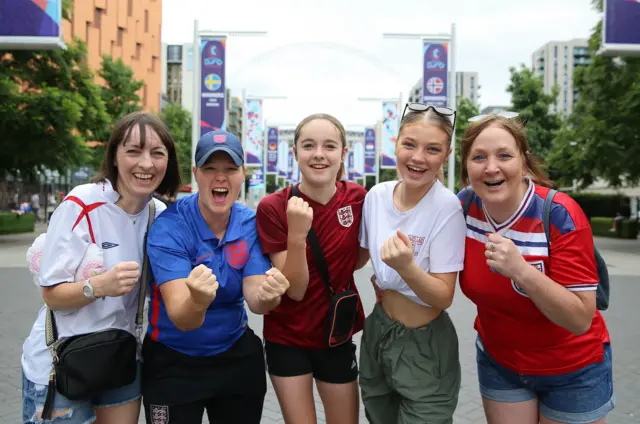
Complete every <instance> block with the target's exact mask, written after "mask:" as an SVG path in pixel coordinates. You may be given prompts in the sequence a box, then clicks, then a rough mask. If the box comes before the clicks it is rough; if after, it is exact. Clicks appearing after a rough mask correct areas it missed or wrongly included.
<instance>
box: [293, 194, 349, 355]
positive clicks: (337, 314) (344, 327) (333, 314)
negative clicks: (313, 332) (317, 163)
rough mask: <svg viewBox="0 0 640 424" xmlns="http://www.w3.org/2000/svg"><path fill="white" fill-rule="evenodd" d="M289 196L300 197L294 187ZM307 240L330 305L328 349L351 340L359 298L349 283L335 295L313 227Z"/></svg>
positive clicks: (327, 336)
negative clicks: (326, 290)
mask: <svg viewBox="0 0 640 424" xmlns="http://www.w3.org/2000/svg"><path fill="white" fill-rule="evenodd" d="M291 196H297V197H300V191H299V190H298V187H297V186H296V185H294V186H292V187H291ZM307 240H308V241H309V246H310V247H311V252H312V253H313V257H314V259H315V261H316V264H317V266H318V270H319V271H320V274H321V275H322V281H324V284H325V286H327V289H328V290H329V297H330V300H331V303H330V305H329V313H328V315H327V327H326V330H325V341H326V343H327V345H328V346H329V347H336V346H340V345H341V344H343V343H346V342H348V341H349V340H351V337H352V336H353V329H354V327H355V323H356V319H357V316H358V303H359V302H358V300H359V296H358V293H356V292H355V291H354V290H351V283H352V282H353V280H352V281H351V282H349V285H348V286H347V288H346V290H345V291H343V292H340V293H336V292H335V290H334V289H333V287H332V286H331V278H330V275H329V266H328V265H327V261H326V260H325V257H324V252H323V251H322V246H321V245H320V241H319V240H318V236H317V235H316V233H315V231H313V227H311V228H310V229H309V233H308V234H307Z"/></svg>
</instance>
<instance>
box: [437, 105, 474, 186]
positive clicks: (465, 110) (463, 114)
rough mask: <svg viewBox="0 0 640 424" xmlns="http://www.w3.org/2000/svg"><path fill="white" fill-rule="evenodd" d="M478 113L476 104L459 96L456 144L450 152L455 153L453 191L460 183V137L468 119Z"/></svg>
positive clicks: (446, 164) (446, 165)
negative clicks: (453, 150)
mask: <svg viewBox="0 0 640 424" xmlns="http://www.w3.org/2000/svg"><path fill="white" fill-rule="evenodd" d="M479 114H480V110H479V109H478V105H476V104H475V103H473V102H472V101H471V100H469V99H467V98H464V97H460V98H459V99H458V106H457V107H456V128H455V132H456V146H455V149H456V151H455V152H452V153H451V154H452V155H455V156H454V158H455V169H454V171H456V176H455V183H454V185H455V187H456V189H455V191H456V192H457V191H458V186H459V185H460V181H459V180H460V167H461V163H462V162H461V161H460V152H461V149H462V137H463V136H464V133H465V131H466V130H467V128H469V125H471V122H469V119H471V118H473V117H474V116H478V115H479ZM448 163H449V162H448V161H447V163H445V165H444V177H445V181H446V178H447V175H449V174H448V173H447V172H448V167H449V166H448Z"/></svg>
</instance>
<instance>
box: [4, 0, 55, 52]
mask: <svg viewBox="0 0 640 424" xmlns="http://www.w3.org/2000/svg"><path fill="white" fill-rule="evenodd" d="M61 23H62V0H5V1H0V50H9V49H18V50H27V49H29V50H32V49H33V50H35V49H47V48H57V47H63V46H64V43H63V41H62V26H61Z"/></svg>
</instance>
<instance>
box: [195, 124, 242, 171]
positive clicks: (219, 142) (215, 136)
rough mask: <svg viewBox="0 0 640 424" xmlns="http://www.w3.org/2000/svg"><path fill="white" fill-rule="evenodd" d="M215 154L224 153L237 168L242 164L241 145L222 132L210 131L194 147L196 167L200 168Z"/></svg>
mask: <svg viewBox="0 0 640 424" xmlns="http://www.w3.org/2000/svg"><path fill="white" fill-rule="evenodd" d="M215 152H225V153H227V154H228V155H229V156H231V160H232V161H233V163H235V164H236V165H238V166H242V164H244V150H243V149H242V143H241V142H240V140H239V139H238V137H236V136H235V135H233V134H231V133H230V132H227V131H223V130H216V131H211V132H208V133H206V134H204V135H203V136H202V137H200V140H199V141H198V145H197V146H196V157H195V159H196V166H197V167H198V168H200V167H201V166H202V165H204V164H205V163H207V160H209V158H210V157H211V155H212V154H214V153H215Z"/></svg>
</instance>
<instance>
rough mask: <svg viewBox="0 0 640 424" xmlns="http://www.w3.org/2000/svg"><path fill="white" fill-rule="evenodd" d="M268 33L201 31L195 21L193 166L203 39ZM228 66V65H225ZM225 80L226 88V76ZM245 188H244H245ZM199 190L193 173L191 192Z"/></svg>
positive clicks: (192, 122) (259, 35)
mask: <svg viewBox="0 0 640 424" xmlns="http://www.w3.org/2000/svg"><path fill="white" fill-rule="evenodd" d="M267 35H268V33H267V31H208V30H202V31H201V30H200V22H199V21H198V20H197V19H196V20H194V21H193V57H192V60H193V108H192V114H191V166H192V167H193V166H195V154H196V146H197V144H198V140H199V139H200V113H201V110H200V101H201V96H202V95H201V93H200V89H201V86H202V69H201V67H200V65H201V63H202V52H201V50H200V45H201V42H202V38H203V37H266V36H267ZM225 66H226V64H225ZM223 78H224V79H225V88H226V75H225V76H223ZM226 103H227V102H226V93H225V105H224V108H225V111H224V113H225V115H226V113H227V111H226V107H227V106H226ZM243 187H244V186H243ZM197 190H198V185H197V183H196V180H195V177H194V175H193V173H191V192H192V193H195V192H196V191H197Z"/></svg>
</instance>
